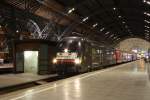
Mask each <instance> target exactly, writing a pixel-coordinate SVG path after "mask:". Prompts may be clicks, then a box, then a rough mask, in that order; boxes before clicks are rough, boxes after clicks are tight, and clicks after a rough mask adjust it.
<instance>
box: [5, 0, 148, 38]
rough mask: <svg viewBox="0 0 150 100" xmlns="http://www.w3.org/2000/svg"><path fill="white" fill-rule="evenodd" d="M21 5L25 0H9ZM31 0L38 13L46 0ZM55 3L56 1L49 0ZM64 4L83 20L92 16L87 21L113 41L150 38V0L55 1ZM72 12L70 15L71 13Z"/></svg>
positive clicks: (65, 7)
mask: <svg viewBox="0 0 150 100" xmlns="http://www.w3.org/2000/svg"><path fill="white" fill-rule="evenodd" d="M5 1H7V2H8V3H9V4H13V5H15V6H17V5H19V6H20V8H21V6H22V7H25V5H23V4H22V2H24V0H5ZM25 1H28V2H29V1H30V2H29V3H30V6H31V8H30V10H31V12H33V13H34V12H35V11H36V10H37V9H38V8H39V7H40V5H41V4H40V3H39V2H43V1H46V0H25ZM48 1H49V2H51V1H52V0H48ZM55 1H56V2H58V3H59V4H60V5H62V6H63V7H64V10H63V11H64V12H62V13H66V12H67V11H69V10H71V9H72V8H74V10H73V11H72V12H71V13H72V14H76V15H78V16H79V19H80V20H79V21H81V20H82V19H84V18H86V17H88V20H86V21H85V22H84V23H85V24H86V25H87V26H88V27H91V29H92V30H96V32H97V34H98V35H99V36H101V35H103V36H105V37H106V38H107V39H108V40H109V39H110V40H111V41H121V40H123V39H126V38H129V37H138V38H142V39H145V40H147V41H150V36H149V35H150V32H149V31H150V20H149V18H150V1H148V0H67V1H66V0H55ZM68 15H69V14H68Z"/></svg>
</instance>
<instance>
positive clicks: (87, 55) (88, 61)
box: [83, 43, 92, 70]
mask: <svg viewBox="0 0 150 100" xmlns="http://www.w3.org/2000/svg"><path fill="white" fill-rule="evenodd" d="M83 67H84V70H88V69H91V67H92V49H91V45H90V44H89V43H84V46H83Z"/></svg>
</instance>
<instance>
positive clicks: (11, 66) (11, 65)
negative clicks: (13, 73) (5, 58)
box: [0, 64, 13, 69]
mask: <svg viewBox="0 0 150 100" xmlns="http://www.w3.org/2000/svg"><path fill="white" fill-rule="evenodd" d="M3 68H13V64H0V69H3Z"/></svg>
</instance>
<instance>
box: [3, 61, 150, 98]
mask: <svg viewBox="0 0 150 100" xmlns="http://www.w3.org/2000/svg"><path fill="white" fill-rule="evenodd" d="M149 67H150V66H149V64H145V63H144V61H143V60H138V61H134V62H130V63H127V64H122V65H117V66H115V67H111V68H108V69H103V70H99V71H95V72H89V73H85V74H82V75H77V76H74V77H71V78H68V79H63V80H59V81H56V82H51V83H48V84H45V85H41V86H37V87H34V88H30V89H25V90H19V91H16V92H12V93H9V94H5V95H1V96H0V100H150V95H149V94H150V81H149V77H148V76H149V75H148V72H149V71H150V70H149Z"/></svg>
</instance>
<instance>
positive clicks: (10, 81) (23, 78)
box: [0, 73, 56, 89]
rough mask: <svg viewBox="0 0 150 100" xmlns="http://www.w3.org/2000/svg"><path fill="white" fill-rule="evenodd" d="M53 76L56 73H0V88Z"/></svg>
mask: <svg viewBox="0 0 150 100" xmlns="http://www.w3.org/2000/svg"><path fill="white" fill-rule="evenodd" d="M54 76H56V74H52V75H37V74H32V73H21V74H3V75H0V89H3V88H7V87H12V86H17V85H22V84H26V83H30V82H34V81H38V80H42V79H46V78H50V77H54Z"/></svg>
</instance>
